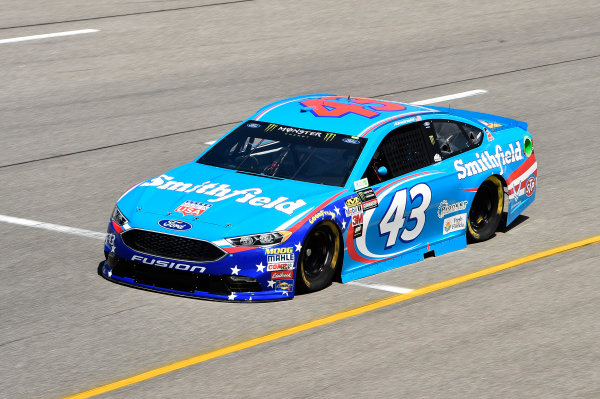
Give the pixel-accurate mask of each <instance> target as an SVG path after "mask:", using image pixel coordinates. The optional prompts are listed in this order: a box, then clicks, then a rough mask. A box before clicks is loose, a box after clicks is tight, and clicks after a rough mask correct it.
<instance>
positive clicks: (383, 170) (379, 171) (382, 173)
mask: <svg viewBox="0 0 600 399" xmlns="http://www.w3.org/2000/svg"><path fill="white" fill-rule="evenodd" d="M387 173H388V170H387V168H386V167H385V166H380V167H379V168H377V174H378V175H379V176H385V175H387Z"/></svg>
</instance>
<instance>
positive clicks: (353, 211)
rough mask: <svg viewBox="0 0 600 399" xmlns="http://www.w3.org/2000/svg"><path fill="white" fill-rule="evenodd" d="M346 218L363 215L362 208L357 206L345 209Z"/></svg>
mask: <svg viewBox="0 0 600 399" xmlns="http://www.w3.org/2000/svg"><path fill="white" fill-rule="evenodd" d="M345 211H346V217H348V216H354V215H358V214H359V213H360V214H362V213H363V209H362V206H361V205H360V204H359V205H358V206H353V207H352V208H346V210H345Z"/></svg>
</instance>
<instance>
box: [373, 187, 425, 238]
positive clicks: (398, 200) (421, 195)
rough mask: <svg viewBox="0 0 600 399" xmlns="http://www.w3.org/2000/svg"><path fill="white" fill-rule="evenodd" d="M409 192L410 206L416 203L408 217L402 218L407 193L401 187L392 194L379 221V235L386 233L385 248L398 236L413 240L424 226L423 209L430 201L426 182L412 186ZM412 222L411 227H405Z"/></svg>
mask: <svg viewBox="0 0 600 399" xmlns="http://www.w3.org/2000/svg"><path fill="white" fill-rule="evenodd" d="M409 194H410V205H411V207H413V206H414V205H415V204H418V205H416V206H414V207H413V208H412V209H411V211H410V214H409V216H408V219H405V218H404V212H405V210H406V202H407V193H406V189H402V190H400V191H397V192H396V194H394V198H393V199H392V202H391V203H390V206H389V208H388V209H387V211H386V212H385V215H384V216H383V218H382V219H381V222H380V223H379V234H380V235H381V236H384V235H387V241H386V244H385V248H386V249H388V248H390V247H392V246H394V245H395V244H396V241H397V239H398V237H400V240H401V241H403V242H409V241H412V240H414V239H415V238H417V237H418V236H419V234H421V231H422V230H423V227H424V226H425V211H426V210H427V207H429V203H430V202H431V189H430V188H429V186H428V185H427V184H424V183H420V184H417V185H416V186H413V187H412V188H411V189H410V190H409ZM419 199H420V203H419ZM413 223H414V226H413V227H412V228H407V225H410V224H413ZM402 229H403V230H402ZM400 230H402V233H400Z"/></svg>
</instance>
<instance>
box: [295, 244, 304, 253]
mask: <svg viewBox="0 0 600 399" xmlns="http://www.w3.org/2000/svg"><path fill="white" fill-rule="evenodd" d="M294 247H296V252H300V250H301V249H302V244H300V243H298V244H294Z"/></svg>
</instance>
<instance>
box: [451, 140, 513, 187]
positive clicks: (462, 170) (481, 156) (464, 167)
mask: <svg viewBox="0 0 600 399" xmlns="http://www.w3.org/2000/svg"><path fill="white" fill-rule="evenodd" d="M508 147H509V149H508V151H504V150H503V148H502V146H500V145H496V147H495V150H496V153H495V154H492V155H490V154H489V153H488V152H487V151H484V152H483V153H478V152H476V153H475V157H476V158H477V159H475V160H473V161H470V162H466V163H465V162H464V161H463V160H462V159H457V160H456V161H454V169H456V171H457V172H458V179H459V180H461V179H464V178H465V177H467V176H469V177H470V176H474V175H478V174H479V173H482V172H485V171H486V170H493V169H496V168H500V174H502V173H504V165H509V164H511V163H513V162H517V161H520V160H522V159H523V152H522V151H521V143H520V142H519V141H516V142H515V145H514V146H513V143H510V144H509V145H508Z"/></svg>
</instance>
